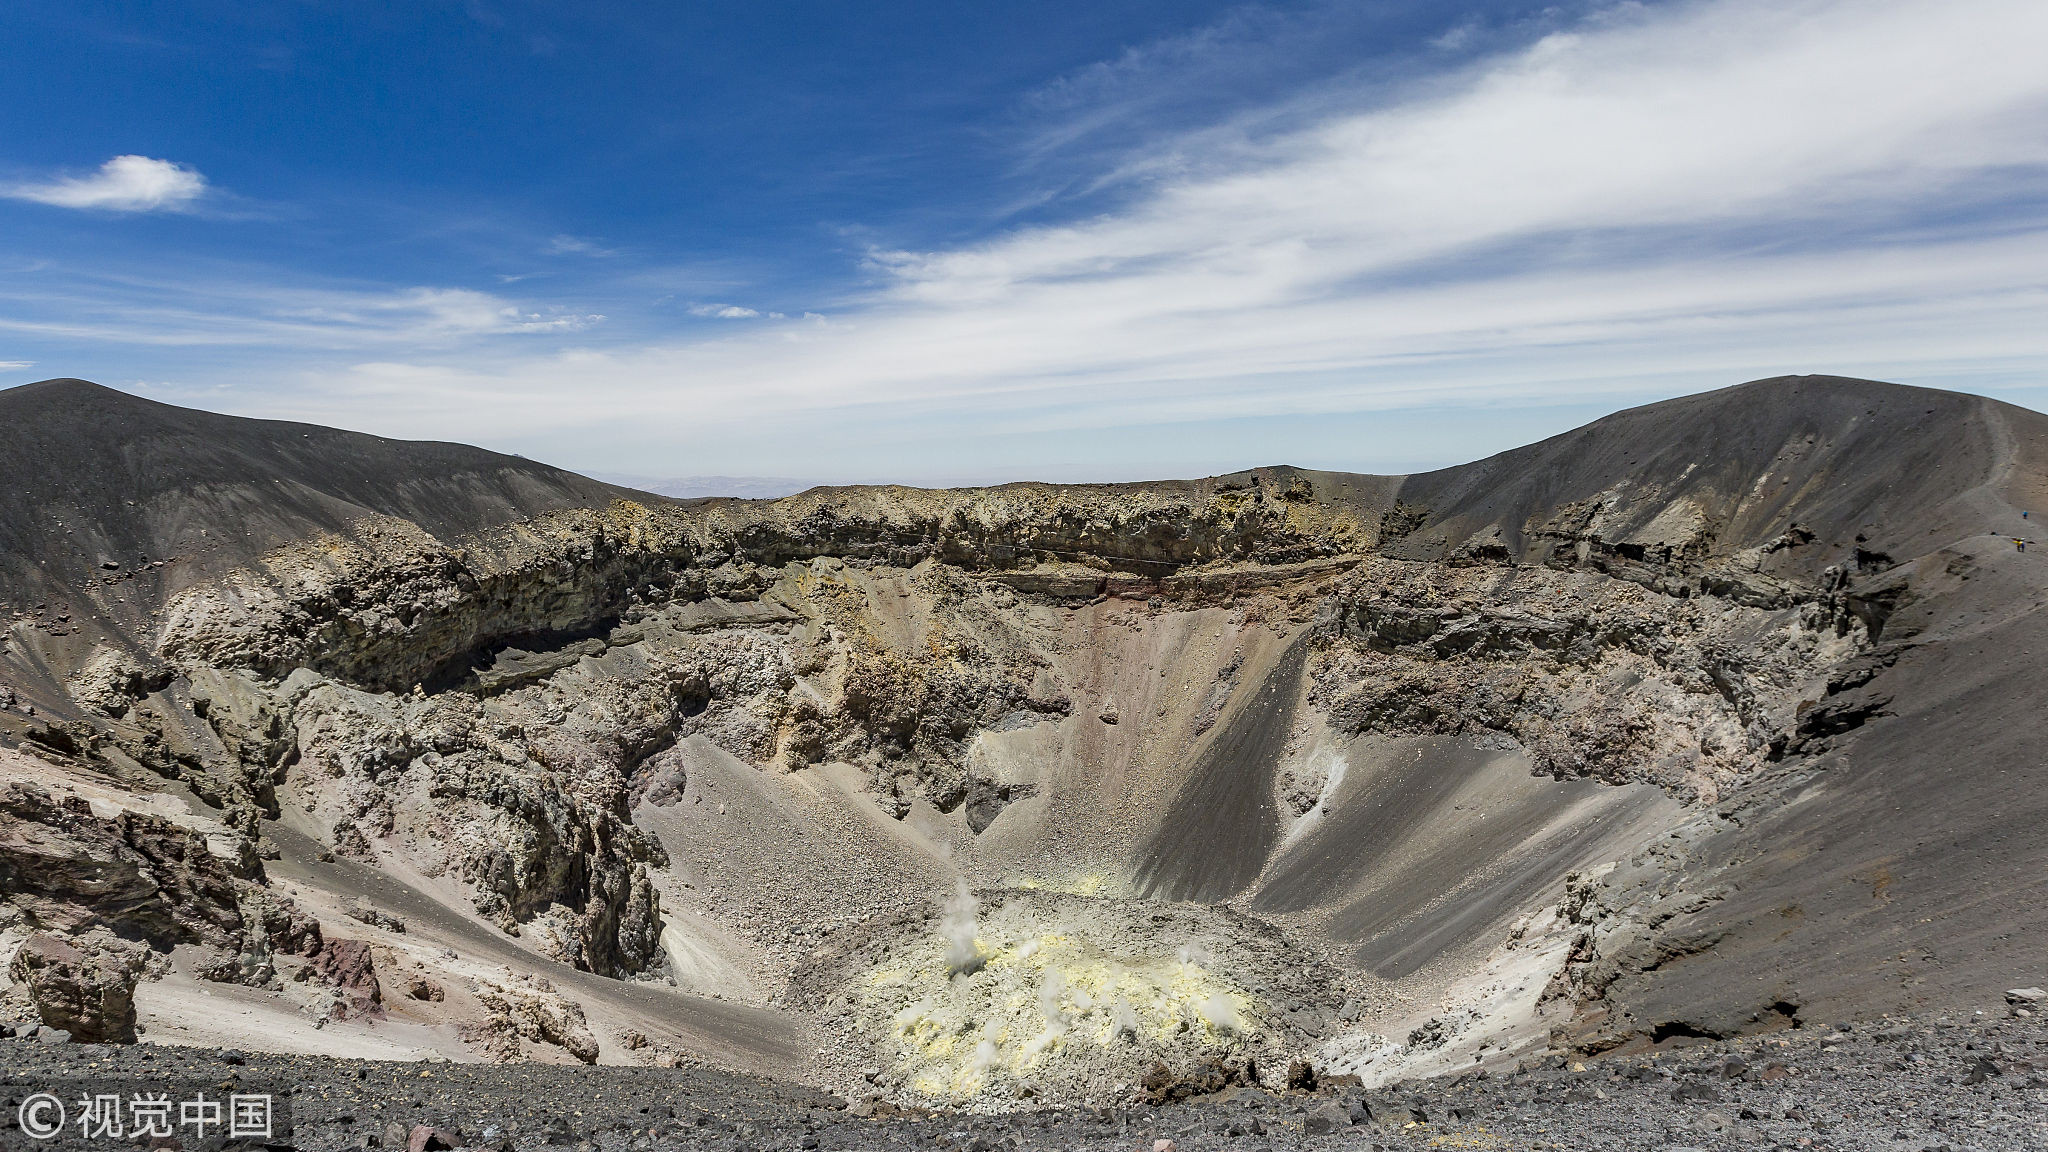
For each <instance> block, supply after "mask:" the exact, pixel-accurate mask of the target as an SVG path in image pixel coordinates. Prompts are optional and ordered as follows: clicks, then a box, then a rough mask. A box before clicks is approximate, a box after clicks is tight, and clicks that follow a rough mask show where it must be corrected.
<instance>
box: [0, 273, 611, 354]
mask: <svg viewBox="0 0 2048 1152" xmlns="http://www.w3.org/2000/svg"><path fill="white" fill-rule="evenodd" d="M603 320H604V317H603V316H602V315H599V314H595V313H579V312H569V311H565V310H561V309H552V308H550V309H534V308H531V307H522V306H521V305H519V304H517V303H516V302H514V301H511V300H507V299H506V298H504V297H502V296H496V295H493V294H491V293H488V292H478V291H475V290H472V289H467V288H424V287H421V288H403V289H388V290H387V289H376V290H347V289H335V288H307V287H296V286H294V287H284V286H277V285H270V284H263V283H261V282H253V283H243V282H237V281H235V280H233V279H220V280H207V281H158V280H144V279H128V278H118V277H112V276H97V277H93V276H87V275H85V274H83V273H72V274H70V275H69V276H68V277H67V278H66V279H65V280H64V281H63V282H62V283H61V284H57V283H39V282H33V281H32V282H30V283H28V284H26V285H23V286H20V287H10V288H0V331H13V332H19V333H24V334H32V335H41V336H53V337H61V338H68V339H71V340H90V341H103V342H119V343H131V344H145V345H157V346H164V347H179V346H185V347H200V346H208V345H220V346H239V347H248V348H255V347H271V348H291V349H365V348H393V349H404V350H406V351H408V352H425V351H428V350H431V349H434V348H439V347H448V346H457V345H461V346H467V345H468V344H469V343H472V342H474V341H476V340H478V339H480V338H486V337H494V336H514V335H532V334H550V333H552V334H567V333H575V332H581V331H584V330H586V329H589V328H591V327H593V326H594V325H597V324H599V323H602V322H603Z"/></svg>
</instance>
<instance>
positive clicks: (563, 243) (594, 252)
mask: <svg viewBox="0 0 2048 1152" xmlns="http://www.w3.org/2000/svg"><path fill="white" fill-rule="evenodd" d="M547 253H548V255H550V256H616V255H618V251H617V250H616V249H612V248H601V247H599V246H598V245H596V244H594V243H592V242H591V241H589V240H585V239H582V238H581V237H578V236H568V235H562V236H554V237H550V238H549V239H548V247H547Z"/></svg>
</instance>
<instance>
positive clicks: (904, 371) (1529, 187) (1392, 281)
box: [409, 0, 2048, 423]
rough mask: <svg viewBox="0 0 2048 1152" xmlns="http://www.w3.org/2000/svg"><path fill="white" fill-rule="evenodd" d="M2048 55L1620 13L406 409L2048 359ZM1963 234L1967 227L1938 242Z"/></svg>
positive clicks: (1476, 388) (2026, 41)
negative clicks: (1079, 201) (968, 240)
mask: <svg viewBox="0 0 2048 1152" xmlns="http://www.w3.org/2000/svg"><path fill="white" fill-rule="evenodd" d="M2044 53H2048V6H2044V5H2041V4H2039V3H2037V2H2033V0H2026V2H2019V0H1886V2H1867V0H1796V2H1792V3H1786V2H1785V0H1721V2H1717V3H1698V4H1690V5H1683V6H1679V7H1676V8H1666V9H1658V10H1652V11H1649V12H1638V13H1634V14H1628V13H1623V14H1621V15H1613V14H1610V15H1609V16H1608V17H1606V18H1605V19H1603V20H1602V21H1600V22H1598V23H1596V24H1592V25H1588V26H1586V27H1584V28H1582V29H1581V30H1579V31H1578V32H1577V33H1575V34H1569V35H1553V36H1550V37H1548V38H1546V39H1544V40H1543V41H1541V42H1540V43H1537V44H1535V45H1533V46H1530V47H1528V48H1526V49H1524V50H1521V51H1518V52H1515V53H1513V54H1510V55H1506V56H1498V57H1494V58H1491V59H1489V60H1486V61H1483V62H1481V63H1480V64H1478V65H1475V66H1473V67H1471V68H1470V69H1469V70H1467V71H1465V72H1464V73H1462V74H1461V75H1459V76H1456V77H1453V78H1450V79H1439V80H1438V81H1436V82H1434V83H1432V84H1431V85H1429V86H1428V87H1427V88H1426V89H1424V90H1422V91H1418V92H1417V93H1416V94H1415V95H1414V96H1413V97H1412V98H1411V99H1408V100H1406V101H1396V102H1393V103H1391V104H1386V105H1383V106H1381V107H1377V108H1375V109H1372V110H1369V111H1363V112H1357V113H1353V114H1349V115H1344V116H1339V117H1333V118H1330V119H1327V120H1325V121H1323V122H1321V123H1318V124H1315V125H1313V126H1311V127H1308V128H1305V129H1302V130H1299V131H1297V132H1294V133H1292V134H1289V135H1286V136H1284V137H1281V138H1278V139H1255V138H1250V137H1246V138H1243V139H1239V140H1237V141H1235V142H1234V144H1232V146H1230V147H1227V148H1216V149H1213V150H1212V155H1211V157H1210V158H1209V159H1208V160H1206V161H1205V162H1204V163H1203V164H1202V165H1200V166H1199V170H1191V171H1189V172H1188V173H1186V174H1184V175H1182V176H1180V177H1179V178H1177V179H1174V180H1171V181H1167V182H1164V183H1161V184H1159V185H1157V186H1156V187H1155V189H1154V190H1153V191H1151V192H1149V193H1147V194H1146V195H1145V196H1144V197H1143V198H1142V199H1140V200H1138V201H1136V202H1135V203H1133V204H1131V205H1130V206H1129V207H1127V208H1126V209H1124V210H1122V211H1119V212H1114V213H1111V214H1108V215H1105V216H1102V217H1099V218H1096V219H1093V220H1088V221H1084V222H1081V223H1078V224H1071V225H1066V226H1060V227H1039V228H1030V229H1025V230H1021V231H1018V232H1015V233H1013V234H1010V235H1007V236H1004V237H1001V238H999V239H996V240H994V241H992V242H989V243H985V244H980V245H976V246H971V247H965V248H957V249H951V250H945V251H938V252H883V253H877V254H875V258H874V264H875V267H876V269H877V270H878V272H879V273H880V274H881V275H882V276H883V277H884V287H883V288H882V290H881V291H880V292H879V293H878V294H877V295H876V296H875V297H874V298H873V299H871V300H869V301H868V302H867V304H866V305H865V306H864V307H860V308H855V309H850V310H842V312H841V318H840V319H839V320H838V321H835V322H834V323H832V324H828V325H817V324H805V325H795V324H774V325H770V326H767V327H765V328H758V329H751V330H749V332H748V333H746V334H742V335H737V336H732V337H727V338H723V339H715V340H708V341H702V342H698V343H691V344H676V345H659V346H648V347H642V348H638V349H616V350H613V351H610V352H606V353H603V354H591V356H590V357H589V358H585V359H581V360H577V361H576V362H575V363H574V364H573V366H572V365H570V364H568V363H566V362H561V361H550V362H548V363H545V364H536V365H529V366H521V365H518V364H507V365H504V366H503V367H501V368H498V369H495V370H487V371H485V372H483V373H478V372H476V371H475V370H473V369H471V368H468V367H465V368H464V369H462V370H461V371H460V372H454V373H448V372H442V371H441V370H439V369H436V368H434V367H433V366H432V365H420V366H417V367H416V369H415V370H414V371H416V373H417V374H416V375H414V376H411V377H409V379H410V380H411V381H412V382H413V385H414V386H416V387H420V388H426V387H431V386H432V385H431V384H429V383H428V382H429V381H432V380H434V379H441V378H445V379H447V380H449V381H450V383H449V385H448V386H449V387H451V388H462V389H468V388H495V389H496V390H497V391H499V392H500V393H501V394H504V395H508V396H518V395H525V394H530V395H532V396H533V397H534V398H535V401H536V403H537V404H541V405H544V404H545V403H546V402H549V401H552V399H553V398H554V397H555V396H556V395H558V392H557V391H556V387H555V382H556V381H559V380H561V379H563V378H565V373H570V372H571V371H572V370H573V376H569V377H567V378H573V379H575V380H576V381H577V382H578V383H577V386H578V388H579V390H580V392H581V393H582V394H583V395H584V396H585V397H586V398H587V400H588V401H589V402H586V403H580V404H579V410H581V411H582V412H584V413H586V414H587V416H588V418H590V419H593V420H596V419H602V418H605V414H606V413H607V412H609V413H612V414H613V416H614V417H615V418H617V419H620V420H626V419H631V418H633V414H634V413H636V412H641V411H645V407H644V406H645V405H647V404H650V403H651V404H655V405H661V404H673V405H677V406H678V409H679V410H681V409H684V408H686V409H687V410H688V411H689V412H691V413H692V415H693V417H695V418H698V419H700V420H704V421H711V420H715V419H717V418H718V416H719V413H720V411H721V410H722V409H721V405H722V404H726V405H728V406H731V412H730V416H731V418H732V419H734V420H742V419H747V418H750V415H749V414H752V415H753V416H758V415H760V414H762V413H764V412H770V411H778V410H779V411H790V412H794V411H803V410H815V409H823V408H833V407H843V406H848V405H875V404H906V405H933V404H942V405H955V406H968V407H974V406H979V407H980V409H981V410H984V411H987V412H990V413H995V412H1012V411H1018V410H1022V409H1028V408H1029V407H1030V406H1031V405H1033V404H1039V405H1042V406H1044V407H1045V408H1046V409H1047V410H1051V409H1054V408H1057V409H1058V410H1059V411H1060V412H1061V413H1062V415H1061V417H1060V418H1061V419H1065V420H1068V421H1071V422H1075V423H1090V422H1094V423H1099V422H1100V421H1102V420H1105V419H1123V418H1129V419H1145V420H1150V421H1160V422H1164V421H1171V420H1174V419H1181V418H1190V419H1192V418H1198V417H1201V416H1204V415H1207V414H1215V413H1219V412H1239V413H1246V414H1252V413H1259V412H1270V411H1275V410H1283V411H1285V410H1293V411H1316V410H1339V409H1342V410H1359V409H1371V408H1374V407H1379V406H1385V405H1389V404H1404V403H1415V402H1417V400H1418V398H1422V397H1426V398H1429V399H1435V400H1442V399H1445V398H1453V399H1456V398H1486V397H1497V396H1508V395H1529V394H1538V395H1540V394H1542V392H1543V391H1544V390H1556V389H1559V388H1564V389H1572V388H1576V389H1578V390H1579V391H1581V392H1585V391H1601V390H1611V389H1614V388H1617V387H1620V386H1621V385H1619V384H1618V383H1617V381H1620V380H1626V379H1638V380H1639V379H1641V378H1642V377H1643V376H1644V375H1646V374H1653V373H1657V372H1662V371H1666V370H1668V369H1669V368H1670V367H1671V366H1672V365H1674V364H1676V363H1678V362H1679V361H1680V360H1681V359H1682V358H1684V357H1691V358H1692V359H1691V360H1690V361H1687V363H1688V366H1691V365H1704V364H1713V365H1723V366H1726V367H1727V369H1728V370H1731V371H1740V370H1744V369H1745V368H1747V367H1749V366H1751V365H1756V366H1760V367H1764V368H1766V369H1767V370H1768V369H1772V368H1774V367H1776V366H1777V365H1781V364H1782V365H1786V366H1788V367H1789V366H1790V362H1793V361H1796V362H1798V363H1801V364H1808V365H1810V366H1813V367H1816V368H1826V367H1829V366H1830V365H1831V364H1832V365H1836V366H1845V365H1848V364H1850V363H1852V362H1853V363H1854V364H1856V365H1864V366H1877V367H1880V368H1882V367H1884V366H1886V365H1889V366H1891V368H1890V370H1891V371H1892V372H1894V373H1903V372H1906V371H1909V370H1912V369H1913V368H1914V367H1915V366H1921V367H1924V366H1926V365H1930V364H1951V365H1952V364H1957V363H1962V362H1965V361H1969V360H1971V359H1972V357H1975V358H1977V359H1981V360H1984V361H1986V362H1989V361H1992V360H1998V361H1999V362H2002V363H2003V362H2010V360H2011V358H2013V357H2022V358H2024V357H2028V356H2031V357H2035V358H2037V362H2038V361H2039V360H2040V359H2041V358H2048V337H2044V336H2043V334H2042V329H2041V327H2040V325H2039V323H2038V315H2039V313H2038V312H2035V311H2032V310H2033V309H2037V308H2038V307H2039V303H2040V301H2041V300H2042V299H2043V297H2044V294H2048V220H2043V219H2042V218H2040V217H2039V216H2038V214H2033V213H2032V211H2031V210H2030V209H2024V208H2019V209H2001V208H2000V205H2001V204H2007V203H2010V204H2026V203H2028V202H2029V199H2030V197H2031V198H2032V202H2034V203H2038V202H2039V199H2038V198H2039V196H2040V194H2041V193H2043V192H2048V179H2044V170H2048V69H2043V68H2042V67H2040V61H2041V60H2042V59H2043V58H2044ZM1210 140H1211V142H1214V140H1215V138H1214V137H1213V136H1212V137H1210ZM1987 189H1990V191H1987ZM2015 191H2017V192H2021V193H2025V194H2024V195H2014V194H2013V193H2014V192H2015ZM1962 205H1969V206H1970V207H1971V209H1972V214H1973V215H1974V216H1975V217H1976V219H1975V222H1974V223H1972V222H1950V221H1948V220H1946V219H1945V217H1946V216H1947V215H1948V214H1950V213H1951V212H1952V211H1953V210H1954V209H1956V208H1957V207H1958V206H1962ZM2001 212H2006V213H2007V214H2005V215H2001ZM1908 225H1910V227H1908ZM693 311H696V312H697V314H700V315H713V316H733V317H752V316H754V315H756V314H755V313H754V312H753V310H751V309H744V308H739V307H737V306H733V305H704V306H701V309H693ZM2001 358H2003V359H2001ZM487 381H495V383H494V384H493V383H488V382H487ZM735 398H743V400H744V407H741V406H739V405H740V404H741V401H740V400H739V399H735ZM519 410H520V409H519V407H518V405H517V404H513V405H509V406H506V407H504V408H502V409H501V411H502V412H503V413H504V414H505V415H506V416H507V417H508V418H509V417H511V416H512V414H514V413H516V412H518V411H519ZM529 418H530V419H533V420H536V421H539V420H544V419H548V418H547V417H543V416H542V415H540V411H539V409H538V408H536V409H535V410H534V411H533V412H532V413H530V415H529Z"/></svg>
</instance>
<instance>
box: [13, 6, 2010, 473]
mask: <svg viewBox="0 0 2048 1152" xmlns="http://www.w3.org/2000/svg"><path fill="white" fill-rule="evenodd" d="M0 12H4V20H5V26H6V27H7V28H8V35H7V36H6V37H5V38H0V108H5V109H6V111H5V113H4V114H0V238H4V241H5V242H4V243H0V386H5V385H10V384H13V383H21V382H27V381H29V380H35V379H41V378H44V377H48V376H55V375H70V376H83V377H87V378H90V379H96V380H99V381H101V382H102V383H106V384H110V385H113V386H116V387H120V388H125V389H128V390H131V391H135V392H137V393H139V394H142V395H147V396H152V397H155V398H159V399H164V400H168V401H172V402H176V403H186V404H193V405H196V406H200V407H206V408H211V409H215V410H219V411H227V412H235V413H240V414H246V415H256V416H277V417H288V418H294V419H307V420H315V421H319V422H322V423H329V424H336V425H341V426H345V427H353V428H361V429H364V430H367V431H373V432H378V433H382V434H386V435H396V436H410V437H425V438H437V439H459V440H467V441H470V442H475V443H482V444H485V445H488V446H491V447H495V448H499V449H502V450H507V451H517V452H521V453H524V454H526V455H529V456H535V457H539V458H544V459H549V460H552V461H555V462H558V463H561V464H565V465H568V466H571V467H576V468H580V469H583V470H586V471H593V472H600V473H613V474H618V473H626V474H633V475H638V476H647V477H662V476H683V475H706V474H724V475H775V476H795V477H801V478H805V479H818V480H831V481H848V480H903V481H909V482H922V483H957V482H971V481H986V480H1000V479H1010V478H1019V477H1027V476H1036V477H1044V478H1051V479H1131V478H1140V477H1147V476H1165V475H1191V474H1197V473H1207V472H1216V471H1222V470H1228V469H1233V468H1237V467H1242V466H1245V465H1250V464H1259V463H1274V462H1292V463H1298V464H1304V465H1310V466H1318V467H1329V468H1344V469H1353V470H1375V471H1401V470H1408V469H1412V468H1417V467H1425V466H1434V465H1440V464H1445V463H1452V462H1456V461H1459V460H1464V459H1469V458H1473V457H1476V456H1480V455H1485V454H1487V453H1490V452H1493V451H1497V450H1499V449H1502V448H1505V447H1509V446H1512V445H1513V444H1516V443H1520V442H1523V441H1526V440H1529V439H1534V438H1536V437H1539V436H1542V435H1547V434H1549V433H1552V432H1556V431H1560V430H1563V429H1564V428H1567V427H1570V426H1572V425H1574V424H1577V423H1580V422H1583V421H1584V420H1586V419H1588V418H1591V417H1592V416H1595V415H1598V414H1600V413H1602V412H1605V411H1609V410H1612V409H1614V408H1617V407H1622V406H1626V405H1628V404H1633V403H1640V402H1645V401H1649V400H1654V399H1658V398H1662V397H1666V396H1671V395H1676V394H1680V393H1684V392H1691V391H1697V390H1700V389H1704V388H1710V387H1717V386H1721V385H1725V384H1731V383H1735V382H1738V381H1740V380H1744V379H1749V378H1753V377H1756V376H1763V375H1773V374H1778V373H1783V372H1841V373H1847V374H1857V375H1870V376H1877V377H1881V378H1887V379H1895V380H1901V381H1905V382H1910V383H1923V384H1930V385H1935V386H1942V387H1955V388H1963V389H1966V390H1972V391H1979V392H1984V393H1987V394H1991V395H1998V396H2001V397H2004V398H2008V399H2013V400H2015V401H2018V402H2021V403H2026V404H2029V405H2031V406H2035V407H2042V406H2044V400H2048V390H2044V386H2048V375H2044V373H2043V367H2044V365H2048V68H2044V67H2043V66H2042V64H2041V61H2042V60H2044V59H2048V5H2042V4H2040V3H2039V2H2038V0H2024V2H2022V0H1939V2H1936V0H1853V2H1852V0H1770V2H1764V0H1687V2H1664V3H1573V2H1567V3H1562V4H1541V5H1539V4H1522V3H1488V4H1458V3H1443V2H1437V3H1425V2H1421V0H1413V2H1411V0H1394V2H1387V3H1336V2H1324V3H1268V4H1233V3H1210V2H1203V0H1176V2H1165V0H1161V2H1146V3H1104V2H1100V0H1098V2H1096V3H1087V4H1082V3H1065V2H1054V0H1037V2H1034V3H1029V4H1022V3H1018V4H1002V3H993V4H979V5H971V4H959V3H936V2H934V3H893V4H891V3H875V4H869V5H849V4H827V3H770V2H760V0H756V2H752V3H730V4H726V3H698V4H690V5H672V4H653V3H648V4H637V5H628V4H605V3H578V4H573V5H564V4H558V3H539V2H526V0H471V2H469V3H438V2H433V0H423V2H420V3H414V4H403V5H401V4H351V3H327V4H321V3H311V2H303V3H275V4H262V3H242V4H195V3H187V4H151V3H136V2H130V3H83V2H68V3H64V4H56V3H6V4H4V6H0Z"/></svg>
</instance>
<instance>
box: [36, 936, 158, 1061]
mask: <svg viewBox="0 0 2048 1152" xmlns="http://www.w3.org/2000/svg"><path fill="white" fill-rule="evenodd" d="M147 955H148V950H147V949H145V948H143V947H141V946H139V945H136V944H131V943H128V942H126V941H122V940H118V939H115V938H113V937H110V936H106V935H103V934H95V935H93V936H87V937H66V936H60V935H57V934H55V933H50V932H38V933H36V934H34V935H32V936H30V937H29V938H28V939H27V940H25V941H23V942H22V945H21V948H20V949H19V950H18V951H16V952H15V954H14V959H13V961H12V962H11V963H10V965H9V968H8V975H9V976H10V977H12V978H13V980H14V981H15V983H16V984H18V985H20V986H21V987H22V988H24V989H25V990H26V992H27V997H28V1001H29V1003H30V1004H31V1005H32V1006H33V1007H34V1008H35V1011H36V1015H37V1017H38V1018H39V1019H40V1020H41V1021H42V1023H43V1026H44V1027H46V1028H59V1029H62V1030H64V1031H65V1032H67V1033H69V1034H70V1036H71V1038H72V1039H73V1040H77V1041H81V1042H84V1043H100V1044H133V1043H134V1042H135V1039H136V1036H135V984H136V981H137V979H138V978H139V977H140V974H141V972H142V964H143V961H144V959H145V958H146V957H147Z"/></svg>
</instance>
